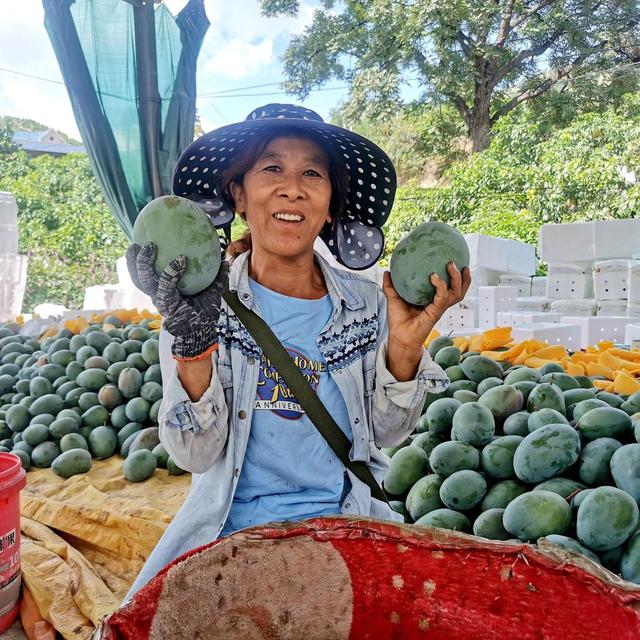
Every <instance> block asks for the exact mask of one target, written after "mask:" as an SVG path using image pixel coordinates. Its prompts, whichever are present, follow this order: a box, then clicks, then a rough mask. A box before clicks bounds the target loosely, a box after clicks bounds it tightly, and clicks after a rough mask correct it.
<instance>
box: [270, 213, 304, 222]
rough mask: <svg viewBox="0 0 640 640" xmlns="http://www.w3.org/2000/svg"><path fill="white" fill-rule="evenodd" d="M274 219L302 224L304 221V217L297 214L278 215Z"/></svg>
mask: <svg viewBox="0 0 640 640" xmlns="http://www.w3.org/2000/svg"><path fill="white" fill-rule="evenodd" d="M274 218H276V220H287V221H289V222H301V221H302V220H304V218H303V217H302V216H298V215H296V214H295V213H276V214H275V215H274Z"/></svg>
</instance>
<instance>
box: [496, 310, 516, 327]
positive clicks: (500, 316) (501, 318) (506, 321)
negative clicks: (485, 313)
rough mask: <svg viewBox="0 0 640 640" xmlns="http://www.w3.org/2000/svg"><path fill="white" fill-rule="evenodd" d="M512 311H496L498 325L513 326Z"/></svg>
mask: <svg viewBox="0 0 640 640" xmlns="http://www.w3.org/2000/svg"><path fill="white" fill-rule="evenodd" d="M511 316H512V313H511V311H498V313H496V326H498V327H510V326H512V319H511Z"/></svg>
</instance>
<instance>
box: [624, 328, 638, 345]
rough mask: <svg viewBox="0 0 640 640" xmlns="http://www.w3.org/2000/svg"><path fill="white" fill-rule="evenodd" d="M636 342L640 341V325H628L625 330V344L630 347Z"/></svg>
mask: <svg viewBox="0 0 640 640" xmlns="http://www.w3.org/2000/svg"><path fill="white" fill-rule="evenodd" d="M634 340H640V323H638V324H628V325H627V327H626V329H625V330H624V343H625V344H629V345H630V344H631V343H632V342H633V341H634Z"/></svg>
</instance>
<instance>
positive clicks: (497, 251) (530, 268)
mask: <svg viewBox="0 0 640 640" xmlns="http://www.w3.org/2000/svg"><path fill="white" fill-rule="evenodd" d="M464 238H465V240H466V241H467V245H468V246H469V264H470V265H471V266H472V267H483V268H485V269H489V270H493V271H499V272H500V273H516V274H519V275H523V276H531V275H533V274H534V273H535V272H536V268H537V261H536V251H535V247H534V246H533V245H530V244H525V243H524V242H518V241H517V240H507V239H505V238H494V237H492V236H485V235H482V234H479V233H470V234H466V235H465V236H464Z"/></svg>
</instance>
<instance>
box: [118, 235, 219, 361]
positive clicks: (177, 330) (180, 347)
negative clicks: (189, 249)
mask: <svg viewBox="0 0 640 640" xmlns="http://www.w3.org/2000/svg"><path fill="white" fill-rule="evenodd" d="M156 253H157V247H156V245H155V244H154V243H153V242H147V243H146V244H145V245H144V246H143V247H140V245H137V244H135V243H134V244H132V245H130V246H129V248H128V249H127V254H126V255H127V267H128V269H129V274H130V275H131V279H132V280H133V283H134V284H135V285H136V287H138V289H140V291H143V292H144V293H146V294H147V295H148V296H150V297H151V300H153V304H154V305H155V306H156V308H157V309H158V311H159V312H160V313H161V314H162V316H163V317H164V326H165V328H166V330H167V331H168V332H169V333H170V334H171V335H172V336H173V337H174V341H173V346H172V347H171V352H172V354H173V356H174V357H176V358H177V359H179V360H191V359H195V358H197V357H198V356H200V355H202V354H203V353H205V352H206V351H207V350H209V349H210V347H212V346H213V345H214V344H215V343H216V322H217V320H218V317H219V315H220V306H221V304H222V298H221V296H222V291H223V290H224V289H225V287H226V286H227V282H228V278H229V265H228V264H227V262H226V261H224V260H223V261H222V264H221V265H220V271H219V272H218V275H217V276H216V279H215V280H214V281H213V282H212V283H211V284H210V285H209V286H208V287H207V288H206V289H205V290H204V291H201V292H200V293H197V294H195V295H193V296H187V295H183V294H181V293H180V292H179V291H178V287H177V284H178V280H180V277H181V276H182V274H183V273H184V272H185V270H186V268H187V258H186V257H185V256H178V257H177V258H174V259H173V260H172V261H171V262H170V263H169V264H168V265H167V266H166V268H165V269H164V271H163V272H162V273H161V274H160V275H158V274H157V273H156V270H155V268H154V263H155V259H156Z"/></svg>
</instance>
